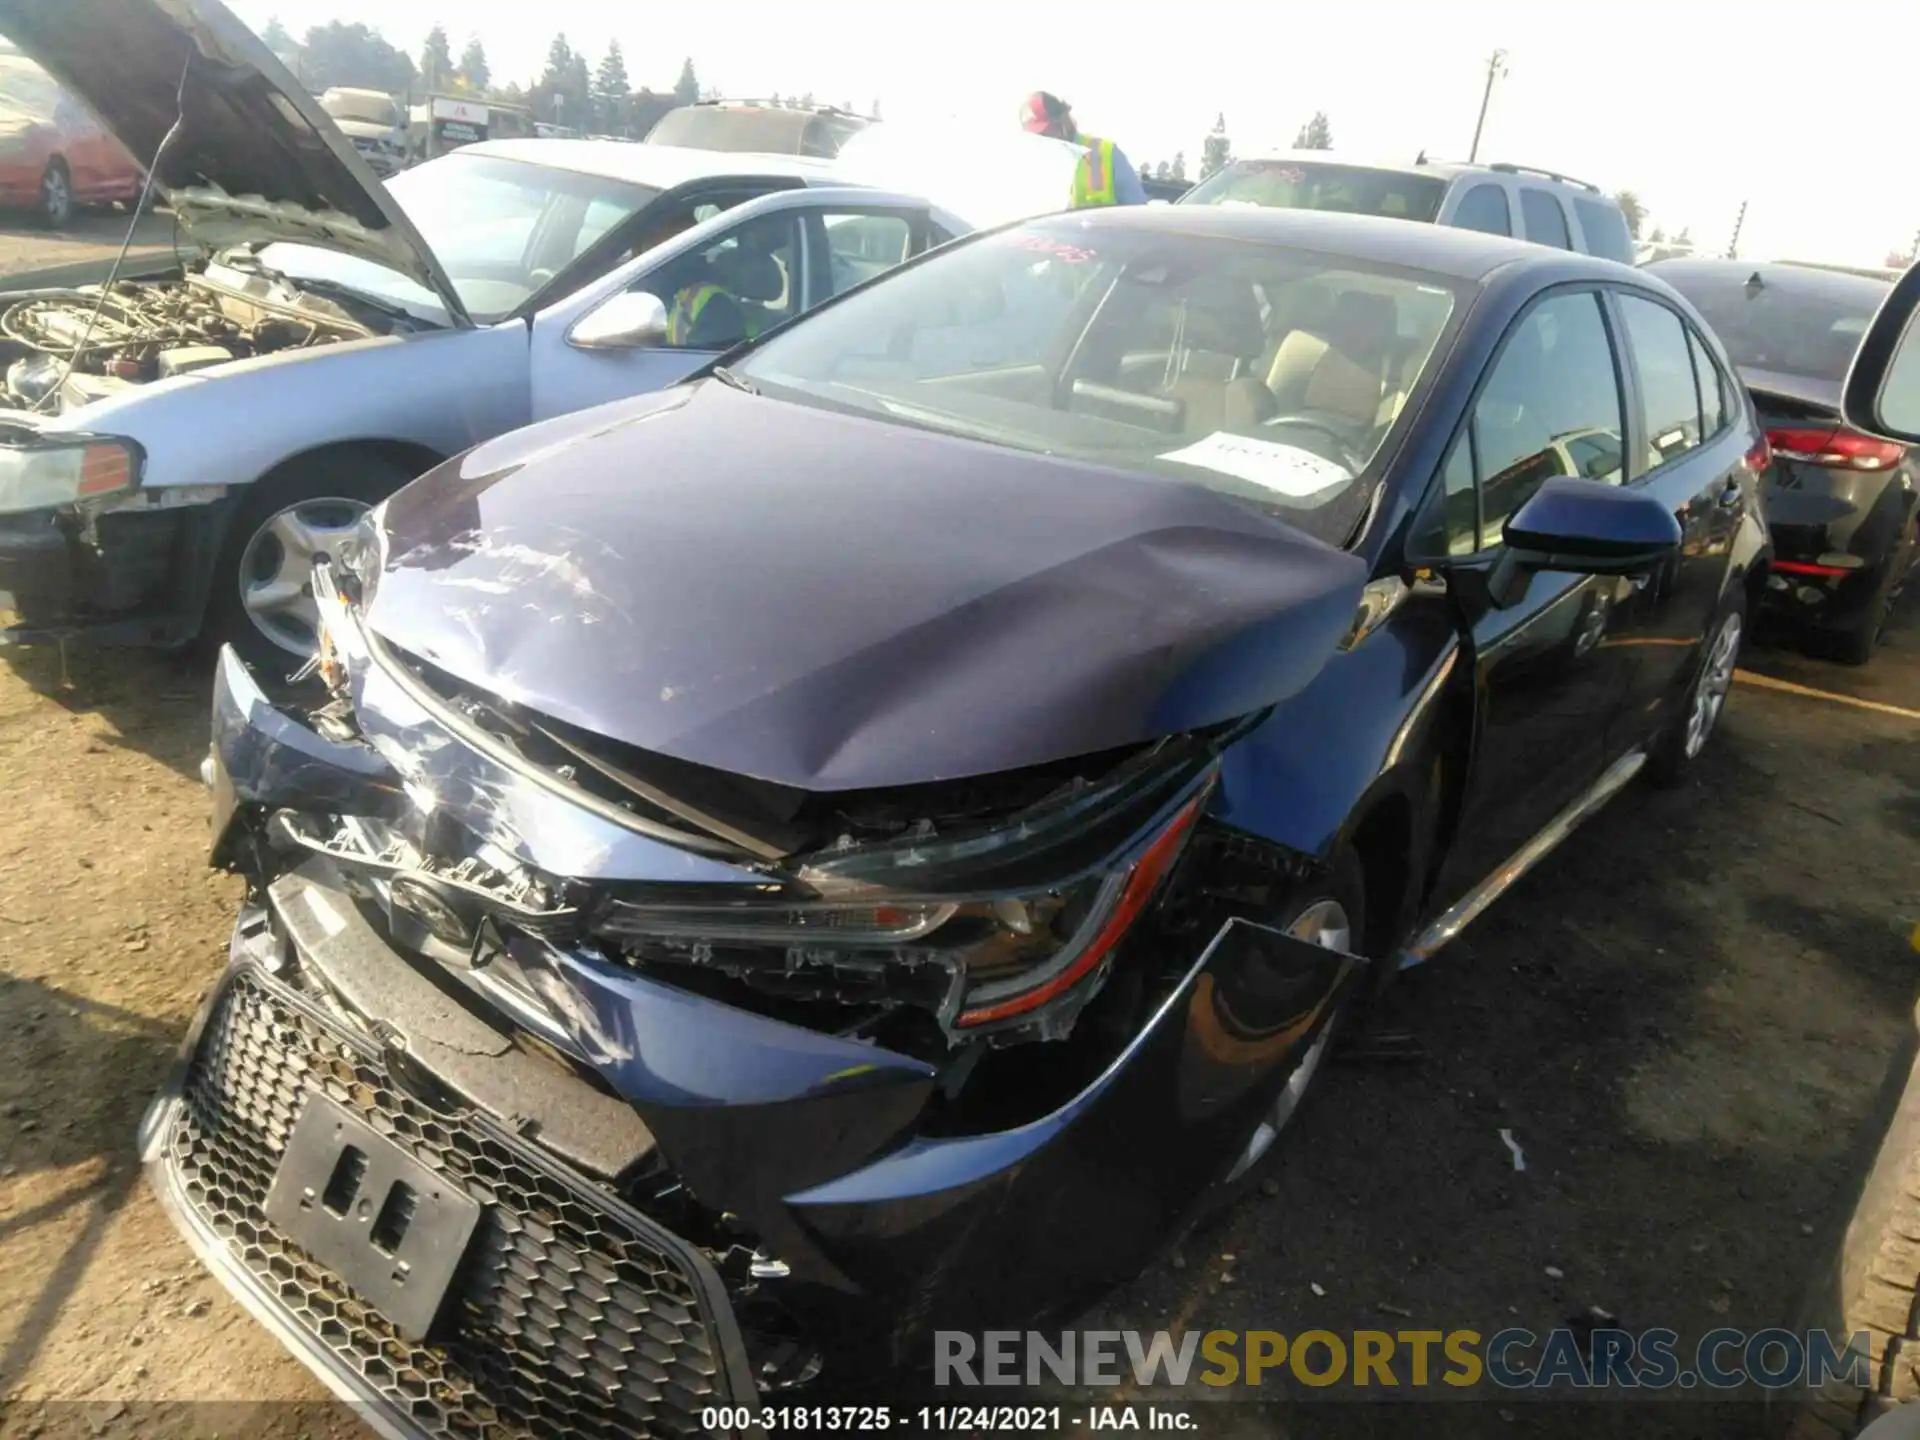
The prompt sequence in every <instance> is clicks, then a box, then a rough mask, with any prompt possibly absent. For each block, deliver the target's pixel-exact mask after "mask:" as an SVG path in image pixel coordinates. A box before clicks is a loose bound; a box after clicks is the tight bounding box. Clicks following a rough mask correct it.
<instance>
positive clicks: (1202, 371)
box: [733, 217, 1454, 544]
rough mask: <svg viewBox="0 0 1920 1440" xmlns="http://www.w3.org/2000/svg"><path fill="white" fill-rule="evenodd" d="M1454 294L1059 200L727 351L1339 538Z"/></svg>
mask: <svg viewBox="0 0 1920 1440" xmlns="http://www.w3.org/2000/svg"><path fill="white" fill-rule="evenodd" d="M1453 309H1454V294H1453V291H1452V289H1451V286H1450V284H1449V282H1448V281H1446V280H1444V279H1441V278H1438V277H1428V276H1425V275H1420V274H1416V273H1412V272H1407V271H1402V270H1391V271H1390V270H1386V269H1382V268H1377V267H1374V266H1372V265H1369V264H1362V263H1360V262H1356V261H1353V260H1350V259H1347V258H1345V257H1343V256H1338V255H1326V254H1318V253H1314V252H1310V251H1304V250H1296V249H1289V248H1284V247H1281V246H1278V245H1268V244H1261V243H1256V242H1249V241H1245V240H1239V239H1226V238H1215V237H1204V236H1195V235H1185V234H1169V233H1160V232H1155V231H1150V230H1101V231H1098V232H1096V231H1091V230H1089V229H1088V228H1086V227H1084V226H1083V225H1081V224H1079V223H1077V222H1075V221H1073V220H1072V219H1070V218H1067V217H1058V218H1051V219H1047V220H1039V221H1031V222H1028V223H1027V224H1024V225H1021V226H1017V227H1015V228H1012V229H1009V230H1005V231H1001V232H998V233H996V234H993V235H988V236H983V237H981V238H980V239H978V240H975V241H971V242H966V243H963V244H961V245H959V246H957V247H954V248H950V249H948V250H945V251H942V252H940V253H939V254H937V255H935V256H934V257H933V258H931V259H929V260H927V261H925V262H922V263H920V264H916V265H913V266H910V267H908V268H906V269H904V270H901V271H898V272H896V273H894V274H892V275H890V276H888V278H887V279H886V280H884V281H883V282H881V283H880V284H877V285H873V286H870V287H868V288H866V289H864V290H861V291H858V292H856V293H854V294H853V295H850V296H848V297H847V298H846V299H845V300H842V301H839V302H837V303H836V304H833V305H831V306H828V307H826V308H825V309H822V310H820V311H817V312H816V313H815V314H813V315H812V316H810V317H807V318H805V319H803V320H801V321H799V322H798V323H796V324H794V325H793V326H791V327H789V328H788V329H786V330H785V331H783V332H782V333H780V334H778V335H776V336H774V337H773V338H772V339H770V340H769V341H767V342H766V343H765V344H764V345H761V346H759V347H758V348H757V349H755V350H754V351H753V352H751V353H750V354H749V355H748V356H747V357H745V358H744V359H743V360H742V361H741V363H739V364H737V365H735V366H734V367H733V368H734V370H735V371H736V372H738V373H739V374H741V375H743V376H745V377H747V379H748V382H749V383H751V384H754V385H756V386H758V387H760V388H762V389H764V390H765V391H766V392H767V393H768V394H770V395H774V396H777V397H779V398H783V399H791V400H795V401H799V402H801V403H806V404H817V405H823V406H827V407H831V408H834V409H840V410H845V411H851V412H856V413H859V414H863V415H869V416H872V417H875V418H878V419H883V420H888V421H892V422H895V423H898V424H903V425H912V426H918V427H921V428H924V429H928V430H936V431H940V432H943V433H946V434H952V435H962V436H968V437H971V438H974V439H979V440H985V441H989V442H992V443H994V444H999V445H1007V446H1011V447H1014V448H1017V449H1021V450H1031V451H1038V452H1041V453H1044V454H1050V455H1061V456H1066V457H1070V458H1073V459H1077V460H1086V461H1093V462H1097V463H1100V464H1104V465H1112V466H1118V467H1121V468H1124V469H1128V470H1133V471H1136V472H1139V473H1142V474H1146V475H1150V476H1153V477H1156V478H1160V479H1165V480H1168V481H1175V482H1180V483H1184V484H1190V485H1201V486H1206V487H1208V488H1210V489H1215V490H1220V491H1224V492H1226V493H1229V494H1232V495H1235V496H1238V497H1240V498H1242V499H1246V500H1249V501H1252V502H1255V503H1257V504H1259V505H1261V506H1262V507H1264V508H1267V509H1270V510H1274V511H1279V512H1284V513H1285V514H1286V516H1287V518H1288V519H1289V520H1291V521H1292V522H1293V523H1295V524H1297V525H1299V526H1300V527H1301V528H1303V529H1305V530H1308V531H1309V532H1310V533H1313V534H1315V535H1317V536H1319V537H1320V538H1321V539H1323V540H1327V541H1329V542H1330V543H1335V544H1338V543H1341V542H1343V541H1344V540H1345V539H1346V538H1347V536H1348V535H1349V534H1350V533H1351V532H1352V530H1353V527H1354V525H1355V523H1356V522H1357V520H1358V518H1359V516H1360V514H1361V513H1362V512H1363V511H1364V508H1365V504H1366V500H1367V490H1368V489H1369V487H1365V486H1362V485H1360V484H1358V483H1357V481H1358V478H1359V477H1360V476H1361V475H1362V474H1363V473H1364V472H1365V471H1366V469H1367V467H1368V465H1369V464H1370V463H1371V462H1372V460H1373V458H1374V456H1375V455H1376V454H1378V453H1379V451H1380V449H1381V447H1382V445H1383V443H1384V442H1385V440H1386V438H1387V436H1388V434H1389V432H1390V431H1391V430H1392V428H1393V425H1394V422H1395V421H1396V420H1397V419H1398V417H1399V415H1400V412H1401V410H1402V408H1403V407H1404V405H1405V403H1406V400H1407V397H1408V395H1409V394H1410V393H1411V392H1412V391H1413V389H1414V388H1415V386H1416V385H1418V384H1419V381H1420V378H1421V376H1422V375H1423V373H1424V372H1425V370H1426V368H1427V365H1428V361H1429V359H1430V358H1431V356H1432V355H1433V353H1434V350H1435V347H1436V345H1437V344H1438V342H1439V340H1440V336H1441V333H1442V331H1443V330H1444V329H1445V328H1446V325H1447V321H1448V318H1449V316H1450V315H1451V314H1452V313H1453Z"/></svg>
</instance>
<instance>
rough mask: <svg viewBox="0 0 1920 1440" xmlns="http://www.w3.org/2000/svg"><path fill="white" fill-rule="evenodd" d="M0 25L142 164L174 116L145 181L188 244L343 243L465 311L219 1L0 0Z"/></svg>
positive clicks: (379, 192)
mask: <svg viewBox="0 0 1920 1440" xmlns="http://www.w3.org/2000/svg"><path fill="white" fill-rule="evenodd" d="M0 35H4V36H5V37H6V38H7V39H9V40H11V41H12V42H13V43H14V44H15V45H16V46H17V47H18V48H19V49H20V50H22V51H24V52H25V53H26V54H27V55H29V56H31V57H32V58H33V59H34V60H36V61H38V62H39V63H40V64H41V65H42V66H44V67H45V68H46V70H47V71H48V73H49V74H51V75H52V76H53V77H54V79H56V80H58V81H59V82H60V84H61V85H62V86H64V87H65V88H66V89H67V90H68V91H69V92H70V93H71V94H73V95H74V96H76V97H77V98H79V99H81V100H84V101H85V102H86V103H87V104H88V105H89V106H91V107H92V109H93V112H94V113H95V114H96V115H98V116H99V117H100V123H101V124H102V125H104V126H105V127H106V129H107V130H108V131H109V132H110V133H111V134H112V135H113V137H114V138H115V139H117V140H118V141H119V142H120V143H121V144H122V145H124V146H126V148H127V149H128V151H129V152H131V154H132V155H133V158H134V159H135V161H137V162H138V163H139V164H141V165H147V164H150V163H151V162H152V160H153V157H154V156H155V155H156V154H157V153H158V152H159V149H160V142H161V141H162V139H164V138H165V136H166V134H167V132H168V130H169V129H171V128H172V126H173V123H174V120H175V118H176V116H179V115H181V114H183V113H184V117H185V118H184V121H183V123H182V125H181V129H180V133H179V134H178V135H177V136H176V137H175V138H174V142H173V144H172V145H171V146H170V147H169V149H168V151H167V154H166V155H165V157H164V158H163V159H162V160H161V162H160V165H159V168H158V171H157V173H156V174H155V176H154V184H155V187H156V188H157V189H158V190H159V191H160V192H161V193H162V194H163V195H165V197H166V199H167V202H168V203H169V204H170V205H171V206H172V207H173V210H174V213H175V214H176V215H177V216H178V217H179V219H180V223H181V226H182V227H183V228H184V229H186V230H187V231H188V233H189V234H191V235H192V236H193V238H194V240H195V241H196V242H197V243H198V244H200V245H203V246H205V247H206V248H207V249H209V250H212V249H219V248H221V247H223V246H226V245H231V244H238V243H241V242H244V241H249V240H296V241H300V242H301V243H303V244H308V245H320V246H324V247H326V248H328V249H332V250H340V251H344V252H345V253H347V254H350V255H357V256H360V257H361V258H363V259H366V260H371V261H374V262H375V263H376V264H380V265H385V266H388V267H390V268H392V269H394V270H397V271H399V272H400V273H401V274H403V275H406V276H408V277H409V278H410V279H412V280H414V281H417V282H418V283H419V284H421V285H424V286H426V287H427V288H428V289H430V290H433V291H434V292H436V293H437V294H438V295H439V296H440V297H441V299H442V300H443V301H445V302H446V304H447V306H448V313H449V314H451V315H453V316H455V317H458V318H464V317H465V315H466V310H465V307H464V306H462V305H461V303H460V298H459V295H458V294H457V293H456V292H455V291H454V289H453V285H452V283H451V282H450V281H449V280H448V279H447V276H446V274H445V272H444V271H443V270H442V269H441V267H440V263H439V261H438V260H436V259H435V258H434V255H433V252H432V251H431V250H430V249H428V247H427V243H426V241H425V240H423V239H422V238H421V237H420V234H419V232H418V231H417V230H415V229H414V227H413V223H412V222H411V221H410V220H408V219H407V217H406V213H405V212H404V211H402V210H401V209H400V206H399V205H398V204H397V203H396V202H395V201H394V199H393V197H392V196H391V195H390V194H389V193H388V192H387V189H386V187H385V186H384V185H382V184H381V183H380V181H379V179H378V177H377V176H375V175H374V173H373V171H372V170H370V169H368V168H367V162H366V161H364V160H362V159H361V158H360V156H359V154H358V152H357V151H355V150H354V148H353V145H352V143H351V142H349V141H348V140H347V139H346V138H345V137H344V136H343V135H341V133H340V131H339V128H338V127H337V126H336V125H335V124H334V123H333V121H332V119H331V118H329V116H328V115H327V113H326V112H325V111H324V110H322V109H321V108H320V104H319V102H318V101H317V100H315V99H314V98H313V97H312V96H311V95H309V94H308V93H307V92H306V91H305V90H304V89H302V88H301V87H300V84H299V82H297V81H296V80H295V79H294V78H293V76H291V75H289V74H288V73H287V71H286V67H285V66H283V65H282V64H281V63H280V62H279V61H278V60H277V59H275V58H274V55H273V52H272V51H270V50H268V49H267V47H266V46H265V45H264V44H263V43H262V42H261V41H260V39H259V38H258V37H257V36H256V35H254V33H253V32H252V31H251V30H249V29H247V27H246V26H245V25H243V24H242V23H241V22H240V21H239V20H238V19H236V18H235V17H234V15H233V13H232V12H231V11H229V10H228V9H227V8H226V6H224V5H222V4H220V3H219V0H0ZM183 72H184V73H185V76H186V83H185V86H184V105H183V104H182V103H181V98H182V93H183V87H182V84H181V76H182V73H183Z"/></svg>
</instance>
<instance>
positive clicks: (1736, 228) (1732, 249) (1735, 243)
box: [1727, 200, 1747, 260]
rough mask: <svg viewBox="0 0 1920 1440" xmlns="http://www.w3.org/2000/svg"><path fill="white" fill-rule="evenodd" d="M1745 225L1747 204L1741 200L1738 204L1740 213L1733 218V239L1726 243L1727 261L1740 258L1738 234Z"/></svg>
mask: <svg viewBox="0 0 1920 1440" xmlns="http://www.w3.org/2000/svg"><path fill="white" fill-rule="evenodd" d="M1746 223H1747V202H1746V201H1744V200H1742V201H1741V202H1740V213H1739V215H1738V216H1736V217H1735V218H1734V222H1733V238H1732V239H1731V240H1729V241H1728V242H1727V259H1729V260H1738V259H1739V258H1740V232H1741V230H1742V229H1744V228H1745V227H1746Z"/></svg>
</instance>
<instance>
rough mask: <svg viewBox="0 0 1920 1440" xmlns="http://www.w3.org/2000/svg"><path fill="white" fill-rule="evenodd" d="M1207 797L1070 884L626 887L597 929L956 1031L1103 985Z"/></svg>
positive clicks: (634, 949) (667, 953)
mask: <svg viewBox="0 0 1920 1440" xmlns="http://www.w3.org/2000/svg"><path fill="white" fill-rule="evenodd" d="M1201 803H1202V801H1201V798H1200V797H1199V796H1194V797H1192V798H1190V799H1188V800H1187V801H1186V802H1185V803H1184V804H1183V805H1181V806H1179V807H1178V808H1177V809H1176V810H1175V811H1174V812H1173V813H1172V815H1171V816H1163V818H1162V820H1161V821H1160V823H1159V824H1158V825H1157V826H1156V827H1154V828H1152V829H1150V830H1149V831H1148V833H1147V835H1146V836H1145V837H1143V838H1142V839H1140V840H1139V841H1137V842H1136V843H1135V844H1134V845H1132V846H1130V847H1129V848H1128V849H1127V851H1126V852H1125V853H1124V854H1123V856H1122V857H1121V858H1120V859H1119V860H1118V861H1117V862H1116V863H1114V864H1112V865H1110V866H1108V867H1105V868H1103V869H1100V870H1096V871H1094V872H1093V873H1091V874H1087V875H1085V876H1082V877H1081V878H1079V879H1077V880H1075V881H1072V882H1070V883H1067V884H1063V885H1057V886H1050V887H1045V888H1036V889H1023V890H1017V891H1009V892H1008V893H1004V894H996V895H985V896H976V897H970V898H945V897H940V898H934V897H914V896H911V895H899V896H893V895H889V896H887V897H886V898H884V899H879V900H873V899H864V900H861V901H857V902H856V901H847V900H794V899H791V898H787V897H785V896H783V895H782V894H781V893H780V891H779V889H778V887H771V886H770V887H768V891H767V893H765V894H761V895H743V896H740V897H739V898H737V899H733V900H730V901H729V902H727V903H724V904H711V903H709V904H701V905H677V904H651V903H641V902H636V901H630V900H614V901H612V902H610V903H609V904H608V906H607V907H606V909H605V910H604V911H603V912H602V914H601V915H600V916H599V917H598V919H597V920H596V922H595V925H594V928H595V930H596V931H598V932H599V933H600V934H601V935H602V936H603V937H604V938H606V939H608V940H612V941H614V942H616V943H617V944H619V945H620V947H621V948H622V949H623V950H624V951H626V952H627V954H628V955H630V956H631V957H632V958H633V959H635V960H638V961H642V962H646V961H655V962H668V963H679V964H692V965H700V966H708V967H712V968H715V969H719V970H724V971H727V972H729V973H732V974H734V975H736V976H739V977H741V978H742V979H745V980H748V981H754V980H760V981H762V982H766V983H769V984H777V983H778V982H780V981H782V980H792V979H794V978H795V977H801V976H805V975H807V974H809V973H812V974H822V973H824V974H830V975H832V976H834V977H836V978H837V979H838V980H839V981H840V982H841V983H839V984H838V985H837V986H836V987H835V988H836V990H837V992H838V993H840V994H842V995H844V996H847V997H848V998H860V999H876V1000H894V1001H905V1002H908V1003H915V1004H920V1005H923V1006H925V1007H926V1008H928V1009H931V1010H933V1011H934V1012H935V1013H936V1014H937V1015H938V1017H939V1019H940V1021H941V1023H942V1024H943V1025H944V1026H945V1027H946V1028H947V1029H948V1030H949V1033H953V1034H964V1033H967V1032H976V1033H978V1032H982V1031H985V1030H989V1029H993V1028H997V1027H999V1026H1000V1025H1002V1024H1003V1023H1008V1022H1019V1021H1024V1020H1027V1019H1031V1018H1033V1017H1034V1014H1035V1012H1037V1011H1041V1010H1043V1009H1046V1008H1047V1007H1049V1006H1053V1005H1054V1004H1055V1002H1057V1001H1062V1000H1063V998H1064V999H1065V1002H1066V1003H1065V1004H1064V1005H1063V1006H1062V1008H1063V1009H1066V1010H1068V1011H1077V1009H1078V1005H1077V1004H1075V1003H1073V1002H1074V1001H1078V1002H1080V1003H1084V1002H1085V1000H1086V999H1088V998H1090V997H1091V995H1092V994H1093V992H1094V991H1095V990H1096V989H1097V988H1098V985H1099V982H1100V980H1101V979H1102V978H1103V977H1104V976H1105V974H1106V970H1107V965H1108V962H1109V961H1110V959H1111V958H1112V955H1113V951H1114V948H1115V946H1116V945H1117V944H1118V943H1119V941H1120V939H1121V938H1122V937H1123V936H1124V935H1125V934H1126V933H1127V931H1128V929H1129V928H1130V927H1131V926H1132V924H1133V922H1134V921H1135V920H1136V919H1137V918H1138V917H1139V915H1140V913H1141V911H1142V910H1144V909H1145V908H1146V906H1147V903H1148V902H1149V901H1150V900H1151V899H1152V898H1153V897H1154V895H1155V894H1156V893H1157V892H1158V890H1159V888H1160V883H1161V881H1163V880H1164V879H1165V878H1166V876H1167V874H1168V872H1169V871H1170V870H1171V869H1172V868H1173V863H1174V861H1175V860H1176V859H1177V858H1178V857H1179V854H1180V851H1181V848H1182V847H1183V845H1184V844H1185V842H1186V840H1187V837H1188V835H1189V834H1190V833H1191V832H1192V830H1193V825H1194V821H1195V819H1196V818H1197V816H1198V815H1199V813H1200V808H1201ZM862 979H864V980H865V981H866V985H865V987H864V988H862V986H861V983H860V982H861V981H862Z"/></svg>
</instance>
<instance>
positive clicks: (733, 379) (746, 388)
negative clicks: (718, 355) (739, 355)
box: [707, 365, 760, 395]
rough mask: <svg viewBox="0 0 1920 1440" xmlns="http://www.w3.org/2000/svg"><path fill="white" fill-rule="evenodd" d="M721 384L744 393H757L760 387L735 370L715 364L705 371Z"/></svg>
mask: <svg viewBox="0 0 1920 1440" xmlns="http://www.w3.org/2000/svg"><path fill="white" fill-rule="evenodd" d="M707 373H708V374H709V375H711V376H713V378H714V379H716V380H718V381H719V382H720V383H721V384H722V385H726V386H728V387H730V388H732V389H735V390H738V391H740V392H741V393H742V394H746V395H758V394H759V393H760V387H759V386H758V385H756V384H754V383H753V382H752V381H751V380H749V379H747V377H746V376H744V375H742V374H740V373H739V371H737V370H729V369H728V368H727V367H726V366H725V365H716V366H714V367H713V369H711V370H709V371H708V372H707Z"/></svg>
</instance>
